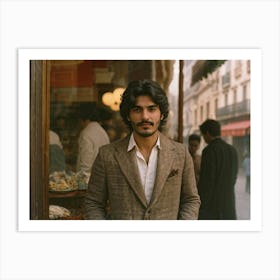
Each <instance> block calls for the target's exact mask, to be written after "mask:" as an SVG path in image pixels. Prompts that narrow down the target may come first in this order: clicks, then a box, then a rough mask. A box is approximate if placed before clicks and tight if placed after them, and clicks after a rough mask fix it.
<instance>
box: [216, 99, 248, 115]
mask: <svg viewBox="0 0 280 280" xmlns="http://www.w3.org/2000/svg"><path fill="white" fill-rule="evenodd" d="M245 114H250V100H244V101H242V102H239V103H235V104H232V105H228V106H225V107H222V108H218V109H217V111H216V117H217V119H224V118H229V117H237V116H240V115H245Z"/></svg>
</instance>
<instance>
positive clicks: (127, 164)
mask: <svg viewBox="0 0 280 280" xmlns="http://www.w3.org/2000/svg"><path fill="white" fill-rule="evenodd" d="M126 139H129V138H126ZM127 147H128V140H127V141H123V142H121V145H120V146H119V147H117V151H116V154H115V157H116V160H117V161H118V163H119V166H120V169H121V171H122V172H123V174H124V176H125V177H126V179H127V181H128V183H129V186H130V187H131V188H132V189H133V191H134V193H135V194H136V196H137V197H138V198H139V200H140V201H141V203H142V204H143V205H144V206H145V207H147V200H146V197H145V193H144V190H143V187H142V183H141V179H140V176H139V172H138V167H137V163H136V159H135V149H133V150H131V151H129V152H128V151H127Z"/></svg>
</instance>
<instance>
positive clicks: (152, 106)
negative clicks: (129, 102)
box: [132, 104, 159, 109]
mask: <svg viewBox="0 0 280 280" xmlns="http://www.w3.org/2000/svg"><path fill="white" fill-rule="evenodd" d="M157 107H159V105H157V104H153V105H149V106H147V107H143V106H139V105H134V106H132V109H133V108H139V109H142V108H148V109H152V108H157Z"/></svg>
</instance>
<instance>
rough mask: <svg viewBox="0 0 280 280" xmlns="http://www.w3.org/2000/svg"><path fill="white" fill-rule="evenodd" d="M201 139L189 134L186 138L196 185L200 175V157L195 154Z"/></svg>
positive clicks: (196, 135)
mask: <svg viewBox="0 0 280 280" xmlns="http://www.w3.org/2000/svg"><path fill="white" fill-rule="evenodd" d="M200 142H201V137H200V135H198V134H191V135H190V136H189V138H188V148H189V152H190V154H191V156H192V159H193V165H194V173H195V179H196V184H198V180H199V174H200V164H201V155H199V154H198V153H197V152H198V150H199V147H200Z"/></svg>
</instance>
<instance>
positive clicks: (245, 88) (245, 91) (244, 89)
mask: <svg viewBox="0 0 280 280" xmlns="http://www.w3.org/2000/svg"><path fill="white" fill-rule="evenodd" d="M246 99H247V85H243V100H246Z"/></svg>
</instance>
